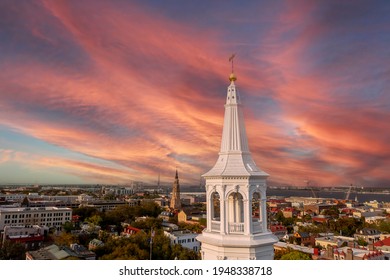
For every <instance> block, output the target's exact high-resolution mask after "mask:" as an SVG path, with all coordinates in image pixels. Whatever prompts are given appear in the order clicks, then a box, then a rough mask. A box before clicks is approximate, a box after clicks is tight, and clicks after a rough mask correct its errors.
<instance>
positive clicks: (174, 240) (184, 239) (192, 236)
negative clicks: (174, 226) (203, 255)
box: [164, 230, 200, 252]
mask: <svg viewBox="0 0 390 280" xmlns="http://www.w3.org/2000/svg"><path fill="white" fill-rule="evenodd" d="M164 235H165V236H167V237H168V238H169V239H170V240H171V244H172V245H174V244H180V245H181V246H183V247H185V248H188V249H190V250H193V251H195V252H198V251H199V249H200V242H199V241H198V240H197V239H196V237H197V236H198V234H197V233H193V232H191V231H187V230H177V231H171V232H168V231H164Z"/></svg>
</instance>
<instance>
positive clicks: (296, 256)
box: [280, 251, 312, 260]
mask: <svg viewBox="0 0 390 280" xmlns="http://www.w3.org/2000/svg"><path fill="white" fill-rule="evenodd" d="M280 259H281V260H311V259H312V258H311V257H310V255H308V254H305V253H302V252H300V251H291V252H289V253H287V254H284V255H283V256H282V257H281V258H280Z"/></svg>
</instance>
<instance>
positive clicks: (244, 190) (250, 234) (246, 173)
mask: <svg viewBox="0 0 390 280" xmlns="http://www.w3.org/2000/svg"><path fill="white" fill-rule="evenodd" d="M236 79H237V78H236V76H235V75H234V73H233V72H232V74H231V75H230V77H229V80H230V85H229V87H228V89H227V97H226V103H225V116H224V124H223V132H222V141H221V149H220V152H219V157H218V160H217V162H216V164H215V165H214V167H213V168H212V169H211V170H210V171H209V172H207V173H205V174H203V175H202V176H203V177H204V178H205V180H206V201H207V228H206V229H205V230H204V231H203V233H202V234H201V235H199V236H198V238H197V239H198V240H199V241H200V242H201V243H202V245H201V252H202V259H205V260H248V259H256V260H259V259H262V260H272V259H273V257H274V250H273V244H274V243H275V242H277V241H278V239H277V237H276V236H275V235H273V234H272V233H271V232H270V231H269V230H268V229H267V208H266V189H267V183H266V180H267V177H268V176H269V175H268V174H267V173H265V172H264V171H262V170H260V169H259V168H258V167H257V166H256V164H255V162H254V161H253V159H252V156H251V154H250V152H249V147H248V139H247V135H246V131H245V125H244V117H243V112H242V109H241V101H240V96H239V94H238V92H237V89H236V85H235V83H234V82H235V81H236Z"/></svg>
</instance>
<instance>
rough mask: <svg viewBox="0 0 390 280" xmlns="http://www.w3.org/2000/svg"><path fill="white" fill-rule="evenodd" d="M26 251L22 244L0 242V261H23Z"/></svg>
mask: <svg viewBox="0 0 390 280" xmlns="http://www.w3.org/2000/svg"><path fill="white" fill-rule="evenodd" d="M24 259H26V250H25V247H24V246H23V244H21V243H16V242H12V241H9V240H5V241H3V242H0V260H24Z"/></svg>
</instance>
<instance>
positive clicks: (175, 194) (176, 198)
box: [170, 168, 181, 210]
mask: <svg viewBox="0 0 390 280" xmlns="http://www.w3.org/2000/svg"><path fill="white" fill-rule="evenodd" d="M170 207H171V208H172V209H175V210H178V209H180V208H181V203H180V184H179V174H178V172H177V168H176V174H175V181H174V182H173V187H172V197H171V203H170Z"/></svg>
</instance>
